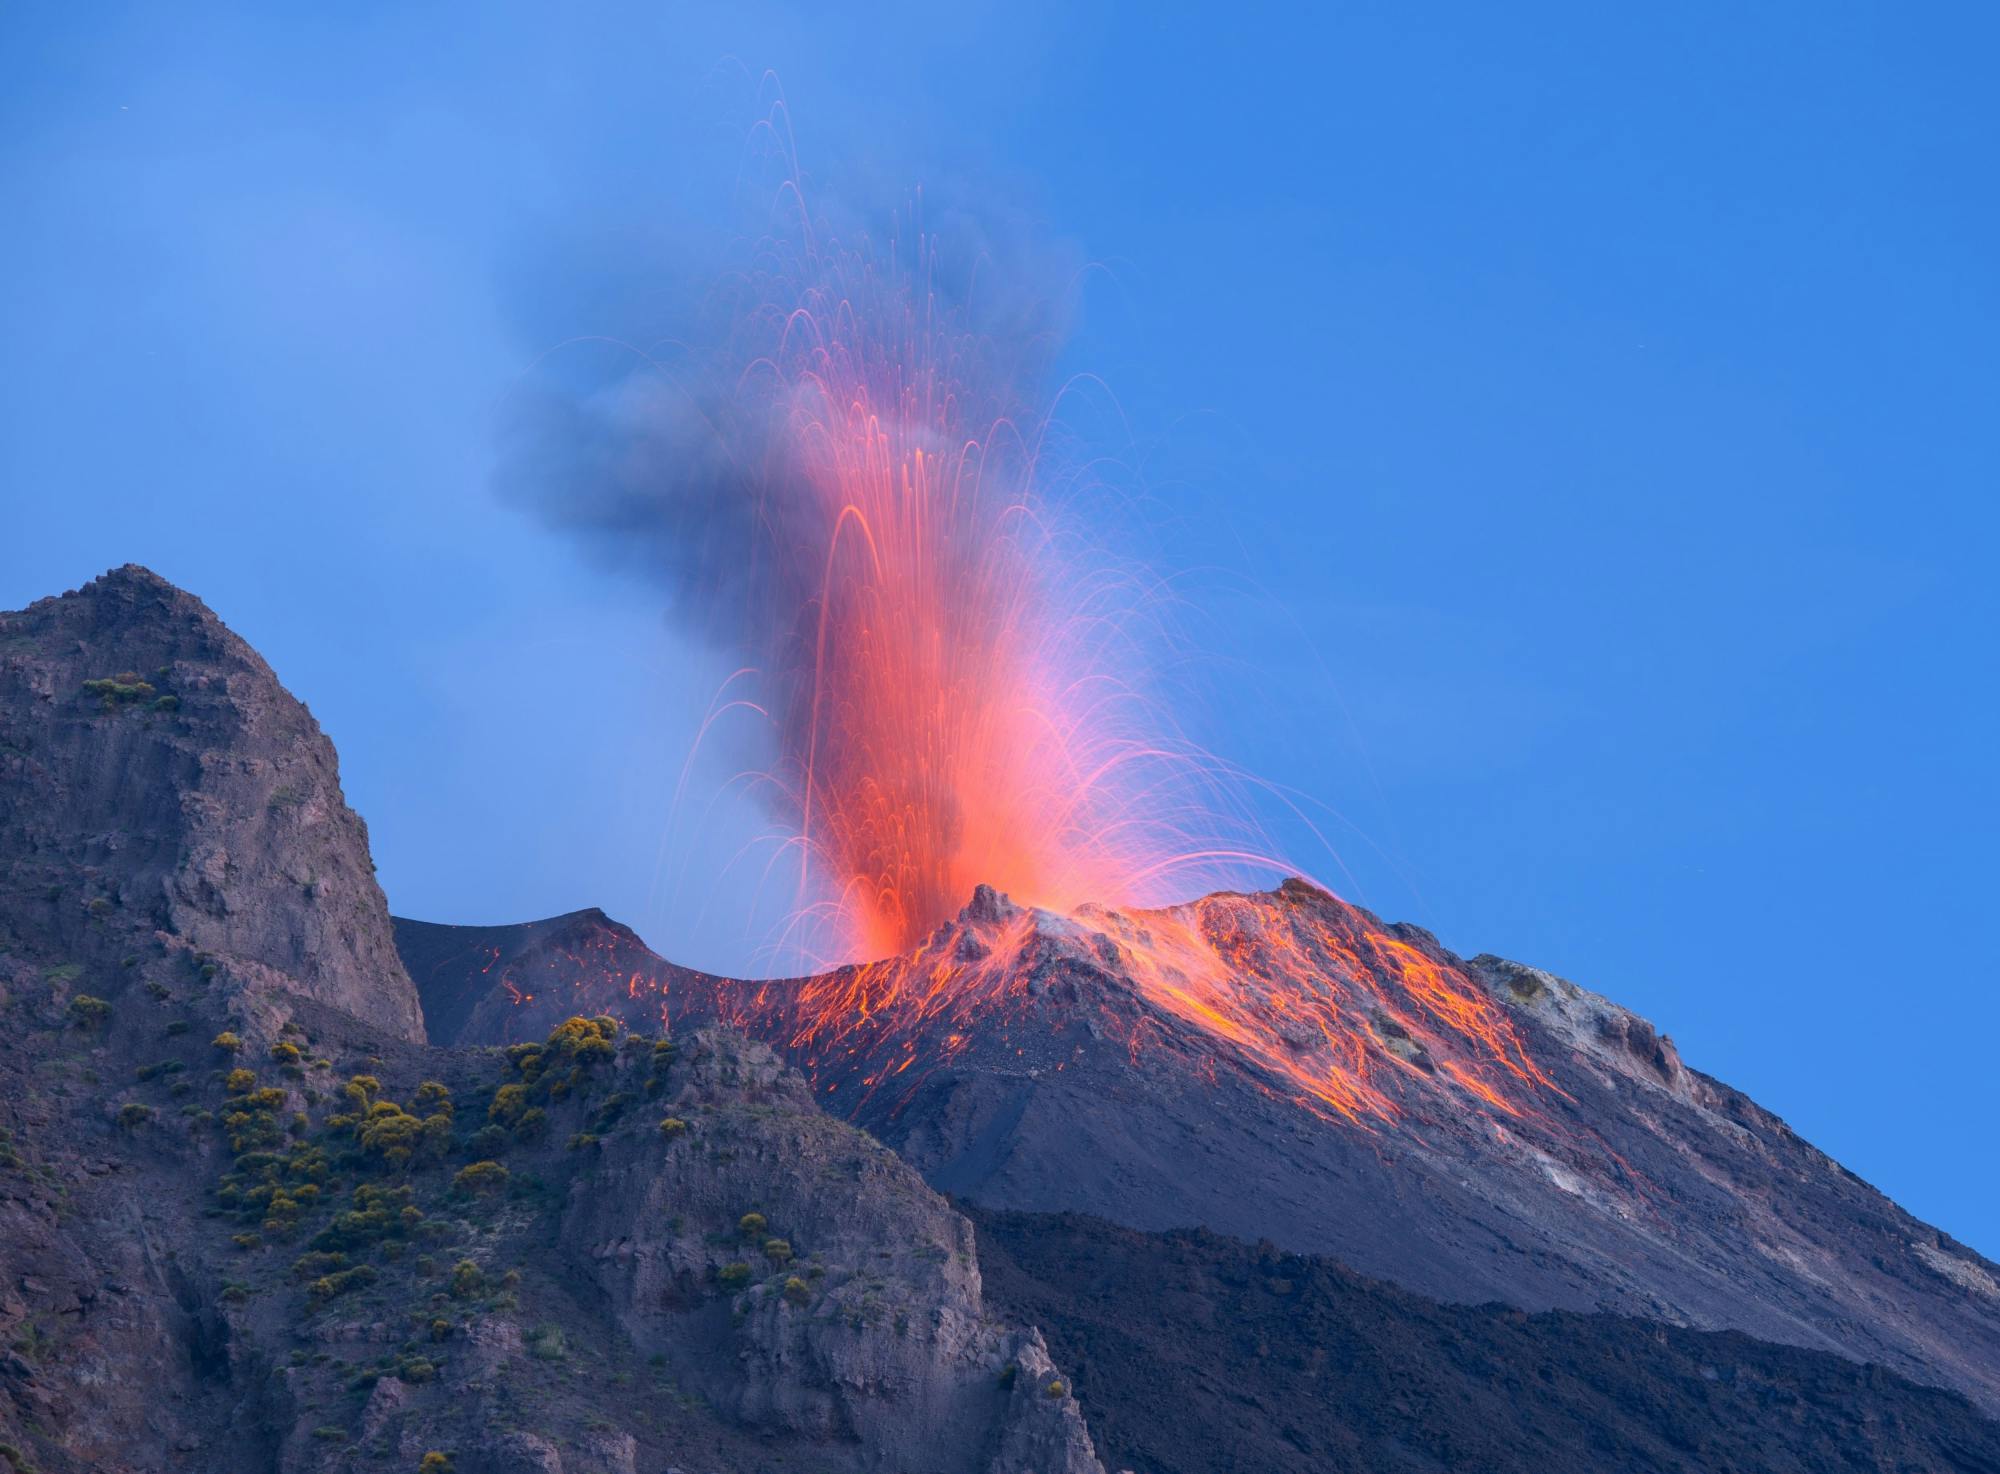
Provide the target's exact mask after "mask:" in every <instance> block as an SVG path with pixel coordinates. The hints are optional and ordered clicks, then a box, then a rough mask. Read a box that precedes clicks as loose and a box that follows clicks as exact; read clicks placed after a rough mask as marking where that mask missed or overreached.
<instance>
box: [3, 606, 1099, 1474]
mask: <svg viewBox="0 0 2000 1474" xmlns="http://www.w3.org/2000/svg"><path fill="white" fill-rule="evenodd" d="M0 780H4V787H0V845H4V849H0V1347H3V1348H4V1350H0V1462H5V1463H7V1464H11V1465H12V1466H13V1467H15V1468H18V1469H27V1468H35V1469H40V1470H43V1471H59V1474H67V1471H83V1470H91V1471H111V1474H124V1471H132V1474H137V1471H142V1470H143V1471H148V1474H150V1471H156V1470H188V1471H195V1470H200V1471H220V1474H237V1471H241V1474H251V1471H268V1470H281V1471H286V1474H291V1471H301V1474H303V1471H316V1470H335V1469H339V1470H384V1471H392V1470H393V1471H409V1470H416V1469H417V1468H418V1467H419V1465H420V1463H422V1461H423V1460H424V1459H425V1458H426V1456H427V1455H429V1454H431V1453H437V1454H439V1455H440V1456H441V1457H444V1458H446V1459H448V1461H449V1463H450V1467H451V1468H452V1469H453V1470H454V1471H455V1474H564V1471H570V1474H592V1471H596V1474H603V1471H611V1474H641V1471H645V1474H658V1471H660V1470H664V1469H667V1468H669V1467H674V1468H679V1469H685V1470H688V1471H690V1474H738V1471H741V1474H748V1471H751V1470H764V1469H769V1468H774V1467H785V1468H791V1469H797V1470H824V1471H830V1474H831V1471H843V1474H844V1471H853V1474H862V1471H872V1470H888V1469H901V1468H905V1467H908V1465H907V1464H906V1463H905V1462H904V1461H905V1460H906V1459H920V1460H922V1461H923V1464H924V1466H925V1467H930V1468H935V1469H938V1470H949V1471H965V1474H1031V1471H1042V1470H1054V1471H1062V1474H1094V1471H1096V1470H1097V1469H1098V1465H1097V1463H1096V1461H1095V1459H1094V1457H1093V1455H1092V1452H1091V1448H1090V1443H1089V1438H1088V1434H1087V1432H1086V1431H1085V1427H1084V1424H1083V1422H1082V1419H1081V1416H1080V1413H1079V1410H1078V1408H1077V1404H1076V1402H1075V1399H1074V1398H1073V1397H1072V1396H1071V1395H1070V1394H1069V1391H1068V1388H1067V1385H1066V1379H1065V1378H1064V1377H1063V1375H1062V1374H1061V1373H1060V1372H1058V1371H1057V1370H1056V1369H1055V1368H1054V1367H1053V1366H1052V1365H1051V1364H1050V1361H1049V1359H1048V1356H1047V1353H1046V1351H1045V1349H1044V1348H1043V1347H1042V1344H1041V1342H1040V1340H1039V1338H1038V1337H1037V1336H1036V1335H1035V1333H1034V1332H1033V1331H1032V1330H1029V1329H1026V1328H1021V1327H1018V1326H1010V1325H1008V1324H1006V1323H1004V1322H1003V1321H1002V1320H1001V1319H999V1318H996V1317H994V1316H992V1315H990V1314H989V1313H988V1312H987V1311H986V1309H985V1308H984V1302H983V1300H982V1297H981V1293H980V1283H979V1277H978V1272H977V1266H976V1262H975V1261H974V1260H973V1259H972V1257H971V1256H972V1252H973V1241H972V1237H971V1232H970V1229H969V1228H968V1227H967V1225H966V1224H965V1222H964V1220H963V1219H961V1218H959V1217H958V1216H957V1215H956V1214H955V1213H953V1212H952V1211H951V1210H950V1209H949V1208H948V1207H947V1206H946V1205H945V1204H944V1203H943V1202H942V1201H941V1200H940V1199H939V1198H938V1197H937V1196H936V1195H935V1194H934V1193H933V1192H932V1191H931V1190H930V1189H929V1188H927V1187H926V1186H925V1185H924V1184H923V1183H922V1181H921V1179H920V1178H918V1177H917V1175H916V1174H915V1173H914V1172H913V1171H912V1170H911V1169H910V1168H908V1167H907V1166H905V1165H904V1164H903V1163H902V1162H901V1161H900V1160H899V1159H897V1158H896V1157H894V1156H893V1155H892V1154H890V1153H888V1152H887V1151H886V1150H884V1149H882V1148H881V1147H879V1146H877V1145H875V1144H874V1143H872V1142H870V1141H869V1140H868V1139H867V1138H865V1137H864V1136H862V1135H861V1134H859V1133H858V1132H855V1131H854V1130H852V1129H851V1128H850V1127H847V1126H845V1125H843V1124H840V1123H838V1122H835V1121H832V1120H830V1119H828V1118H827V1117H826V1116H825V1115H824V1114H823V1113H821V1112H819V1111H818V1110H817V1109H816V1108H815V1107H814V1106H813V1104H812V1103H811V1100H810V1093H809V1090H808V1088H807V1087H806V1086H805V1085H804V1084H803V1083H802V1082H801V1081H800V1080H799V1079H798V1078H797V1077H796V1076H794V1075H790V1074H788V1073H787V1072H785V1071H784V1070H783V1069H781V1068H780V1066H779V1065H778V1063H777V1062H776V1061H775V1059H773V1058H772V1056H771V1055H770V1054H769V1052H768V1051H767V1050H765V1049H764V1048H763V1047H762V1046H760V1045H755V1044H752V1043H748V1042H746V1041H742V1040H740V1039H736V1038H734V1037H731V1036H728V1035H725V1034H698V1035H690V1036H688V1037H685V1038H683V1039H681V1040H679V1041H677V1042H676V1041H667V1040H655V1039H653V1038H650V1037H642V1036H641V1035H638V1034H635V1033H633V1032H630V1031H625V1030H621V1029H620V1028H619V1027H618V1026H617V1024H616V1023H615V1021H612V1020H609V1019H601V1020H598V1021H596V1022H594V1023H593V1022H586V1021H577V1022H575V1023H564V1024H563V1025H562V1027H560V1028H557V1029H554V1030H553V1031H545V1032H544V1035H543V1036H542V1042H541V1043H540V1045H539V1047H536V1048H529V1049H517V1050H514V1051H509V1052H507V1053H505V1054H503V1053H501V1052H499V1051H496V1050H490V1049H463V1050H444V1049H439V1048H436V1047H427V1046H426V1044H425V1042H424V1032H423V1028H422V1023H421V1019H420V1018H419V1017H417V1015H416V1013H415V1011H414V1010H415V1001H414V994H413V992H412V991H411V989H410V985H409V982H408V979H407V977H406V975H405V974H404V972H403V970H402V968H401V965H400V963H399V961H398V960H397V958H396V956H395V955H394V953H393V952H392V951H391V950H389V949H390V941H389V930H388V923H387V919H386V914H385V913H384V911H383V908H382V903H381V898H380V893H379V891H378V890H377V889H376V887H375V883H374V880H373V875H372V866H371V865H370V863H369V860H368V855H367V850H366V843H365V833H364V831H363V830H362V828H361V826H360V822H359V820H358V819H356V818H355V817H354V816H353V815H352V814H351V813H350V812H349V811H348V810H347V808H346V806H345V804H344V802H342V800H341V798H340V793H339V788H338V782H337V774H336V769H335V766H334V759H333V753H332V749H331V747H330V745H328V744H327V742H326V740H325V738H324V737H323V736H321V735H320V734H319V732H318V731H317V729H316V728H315V727H314V726H313V724H312V721H311V719H310V717H309V716H307V715H306V713H305V712H304V709H303V708H302V707H299V706H298V705H297V704H296V703H295V702H292V701H291V698H289V697H288V696H286V695H285V694H284V692H283V691H282V689H281V688H280V687H278V686H277V684H276V682H275V680H274V679H273V678H272V677H271V675H270V673H269V671H268V670H267V669H266V668H265V667H264V666H263V664H262V663H261V662H260V661H258V660H257V659H256V657H255V656H254V655H253V654H251V653H250V652H249V651H248V649H247V647H245V646H243V645H242V643H241V642H240V641H238V640H237V639H236V638H235V637H234V636H233V635H231V634H229V632H228V631H227V630H226V629H224V628H223V627H222V626H221V625H220V623H219V622H218V621H216V620H215V618H214V616H213V615H211V614H210V613H209V612H208V611H207V610H206V609H204V608H203V607H202V606H200V605H199V604H198V603H197V602H196V601H194V600H193V599H191V598H189V597H188V596H186V595H184V594H181V593H180V592H178V591H177V590H174V589H172V588H171V587H170V586H168V585H166V584H164V583H162V582H161V581H160V580H158V579H156V578H154V577H153V576H152V575H150V574H147V573H145V572H144V571H143V570H139V569H124V570H120V571H118V572H116V573H114V574H111V575H108V576H107V577H106V578H104V579H101V580H99V581H98V582H97V583H96V584H93V585H91V586H90V587H89V588H87V589H85V590H83V591H80V592H79V593H76V594H71V595H67V596H64V597H63V598H61V599H56V600H45V601H43V602H42V603H39V604H37V605H35V606H33V607H32V608H30V609H29V610H26V611H23V612H21V613H18V614H11V615H0ZM648 1032H649V1033H650V1031H648ZM550 1033H553V1035H554V1037H549V1035H550ZM670 1112H671V1113H673V1114H668V1113H670ZM669 1122H671V1123H673V1124H672V1126H671V1128H667V1127H666V1126H665V1124H664V1123H669ZM748 1214H758V1215H762V1216H763V1217H764V1220H765V1221H764V1222H763V1223H762V1224H757V1223H756V1221H755V1220H754V1219H746V1216H745V1215H748ZM753 1227H754V1228H755V1230H756V1231H754V1232H753V1231H752V1230H753ZM781 1239H782V1241H783V1242H782V1243H780V1242H779V1241H780V1240H781ZM794 1280H796V1281H797V1285H796V1286H795V1285H794V1284H793V1281H794Z"/></svg>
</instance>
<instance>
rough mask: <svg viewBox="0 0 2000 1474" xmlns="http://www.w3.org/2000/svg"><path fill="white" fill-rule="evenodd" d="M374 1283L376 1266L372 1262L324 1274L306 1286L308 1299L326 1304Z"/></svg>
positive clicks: (310, 1302) (315, 1303)
mask: <svg viewBox="0 0 2000 1474" xmlns="http://www.w3.org/2000/svg"><path fill="white" fill-rule="evenodd" d="M374 1283H375V1267H374V1266H373V1265H371V1264H357V1265H355V1266H354V1267H353V1268H352V1269H343V1270H341V1271H340V1272H339V1273H338V1274H328V1275H322V1276H321V1277H320V1278H318V1279H316V1280H314V1281H313V1282H312V1283H311V1284H309V1285H307V1286H306V1300H307V1302H308V1303H309V1304H312V1305H324V1304H325V1303H326V1302H327V1301H329V1300H332V1299H335V1298H337V1297H339V1296H341V1295H345V1294H347V1293H349V1292H350V1291H353V1290H358V1289H361V1288H362V1287H363V1286H365V1285H372V1284H374Z"/></svg>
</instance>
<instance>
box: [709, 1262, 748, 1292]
mask: <svg viewBox="0 0 2000 1474" xmlns="http://www.w3.org/2000/svg"><path fill="white" fill-rule="evenodd" d="M715 1278H716V1280H717V1281H718V1282H719V1283H720V1284H721V1285H722V1287H723V1289H725V1290H737V1289H741V1288H742V1287H743V1286H744V1285H747V1284H749V1283H750V1266H749V1265H747V1264H745V1263H744V1262H743V1261H742V1260H741V1259H738V1260H737V1261H735V1262H734V1263H733V1264H725V1265H723V1266H722V1268H721V1269H720V1270H718V1271H717V1272H716V1276H715Z"/></svg>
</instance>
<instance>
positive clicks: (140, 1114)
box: [118, 1100, 153, 1131]
mask: <svg viewBox="0 0 2000 1474" xmlns="http://www.w3.org/2000/svg"><path fill="white" fill-rule="evenodd" d="M152 1119H153V1108H152V1107H151V1106H149V1105H141V1104H140V1103H139V1102H138V1101H136V1100H133V1101H127V1102H126V1103H125V1104H124V1105H122V1106H120V1107H119V1108H118V1124H119V1125H120V1126H123V1127H124V1128H125V1129H126V1130H127V1131H132V1130H136V1129H137V1128H139V1127H141V1126H143V1125H145V1124H146V1123H147V1122H148V1121H150V1120H152Z"/></svg>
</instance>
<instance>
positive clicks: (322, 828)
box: [0, 565, 423, 1040]
mask: <svg viewBox="0 0 2000 1474" xmlns="http://www.w3.org/2000/svg"><path fill="white" fill-rule="evenodd" d="M0 906H4V912H5V915H4V919H5V920H6V922H7V923H8V924H9V925H11V926H12V927H14V928H15V929H17V930H31V931H32V932H33V933H34V934H35V935H36V936H37V937H39V938H41V939H43V940H44V941H46V942H47V944H48V945H50V946H52V947H54V948H56V949H59V950H63V951H66V952H68V953H70V954H72V955H74V956H75V957H77V958H82V957H85V956H87V955H98V954H102V953H106V952H111V953H113V954H114V955H116V951H117V949H121V948H124V947H125V946H126V945H127V944H128V943H129V941H130V939H131V938H133V937H134V936H148V935H150V934H152V933H158V934H160V935H161V936H163V937H165V938H167V939H169V940H170V942H171V943H172V944H173V945H175V946H178V947H182V948H185V949H186V950H187V951H189V952H190V953H191V954H192V953H200V954H203V957H204V961H203V963H202V964H201V965H204V966H216V967H229V968H233V969H234V970H235V971H236V972H237V973H239V974H240V975H241V976H242V977H243V979H244V980H246V981H254V982H258V983H263V984H268V985H270V986H275V987H280V988H283V989H285V990H288V991H292V992H296V993H299V994H302V995H304V996H306V997H308V998H312V999H314V1000H316V1001H318V1002H320V1003H324V1004H327V1005H329V1006H331V1007H334V1008H338V1009H340V1010H342V1011H343V1012H345V1013H349V1014H352V1015H353V1016H354V1017H356V1018H358V1019H362V1020H364V1021H366V1022H368V1023H370V1024H373V1025H375V1026H377V1027H379V1028H381V1029H384V1030H386V1031H387V1032H389V1033H391V1034H394V1035H396V1036H398V1037H400V1038H407V1039H415V1040H421V1039H422V1038H423V1013H422V1010H421V1008H420V1007H419V1006H418V1003H417V997H416V991H415V989H414V988H412V987H411V985H410V981H409V978H408V976H407V975H406V974H405V973H404V971H403V965H402V961H401V959H400V958H399V957H398V956H397V953H396V950H395V943H394V938H393V935H392V932H391V930H390V925H389V917H388V908H387V906H386V905H385V904H384V902H383V899H382V891H381V888H380V887H379V886H378V885H377V884H376V883H375V876H374V866H373V864H372V863H371V861H370V859H369V855H368V831H367V828H366V826H365V825H363V824H362V822H361V820H360V819H359V818H358V817H357V816H356V815H355V814H354V812H353V811H352V810H351V809H349V808H348V807H347V802H346V800H345V798H344V797H343V796H342V794H341V790H340V772H339V765H338V763H337V762H336V760H335V757H334V751H333V744H332V743H330V742H328V741H327V739H326V737H325V735H324V734H323V733H321V731H320V730H319V727H318V724H317V723H315V722H314V721H313V718H312V714H311V713H310V712H308V711H307V710H306V709H305V707H304V706H302V705H301V704H300V703H299V702H298V701H297V700H295V699H294V698H293V697H292V696H291V695H290V693H288V692H287V691H286V690H285V689H284V687H283V686H281V685H279V684H278V679H277V677H276V676H274V675H273V674H272V673H271V670H270V667H269V666H267V665H265V664H264V662H263V661H262V660H261V659H260V658H259V657H258V656H257V654H256V652H254V651H253V650H251V649H250V647H249V646H248V645H246V644H244V643H243V641H242V640H240V639H239V638H237V637H236V636H235V635H234V634H232V633H231V632H230V631H229V630H228V629H227V628H225V627H224V626H223V624H222V622H221V621H220V620H219V619H217V618H216V617H215V615H214V614H212V613H211V612H210V611H209V610H208V608H207V607H206V606H205V605H204V604H202V602H201V601H200V600H199V599H196V598H195V597H194V596H192V595H191V594H187V593H184V592H182V591H181V590H179V589H177V588H175V587H174V586H173V585H171V584H169V583H167V582H166V581H165V580H164V579H162V578H160V577H158V576H157V575H155V574H153V573H150V572H148V571H147V570H146V569H143V568H139V567H136V566H133V565H127V566H126V567H123V568H119V569H115V570H114V571H112V572H110V573H107V574H105V575H104V576H103V577H102V578H99V579H97V580H96V581H94V582H92V583H90V584H87V585H85V586H84V587H83V588H81V589H78V590H76V591H74V592H72V593H68V594H64V595H62V596H60V597H58V598H50V599H43V600H40V601H39V602H37V603H35V604H32V605H30V606H29V607H28V608H26V609H24V610H21V611H19V612H17V613H12V614H0Z"/></svg>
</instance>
